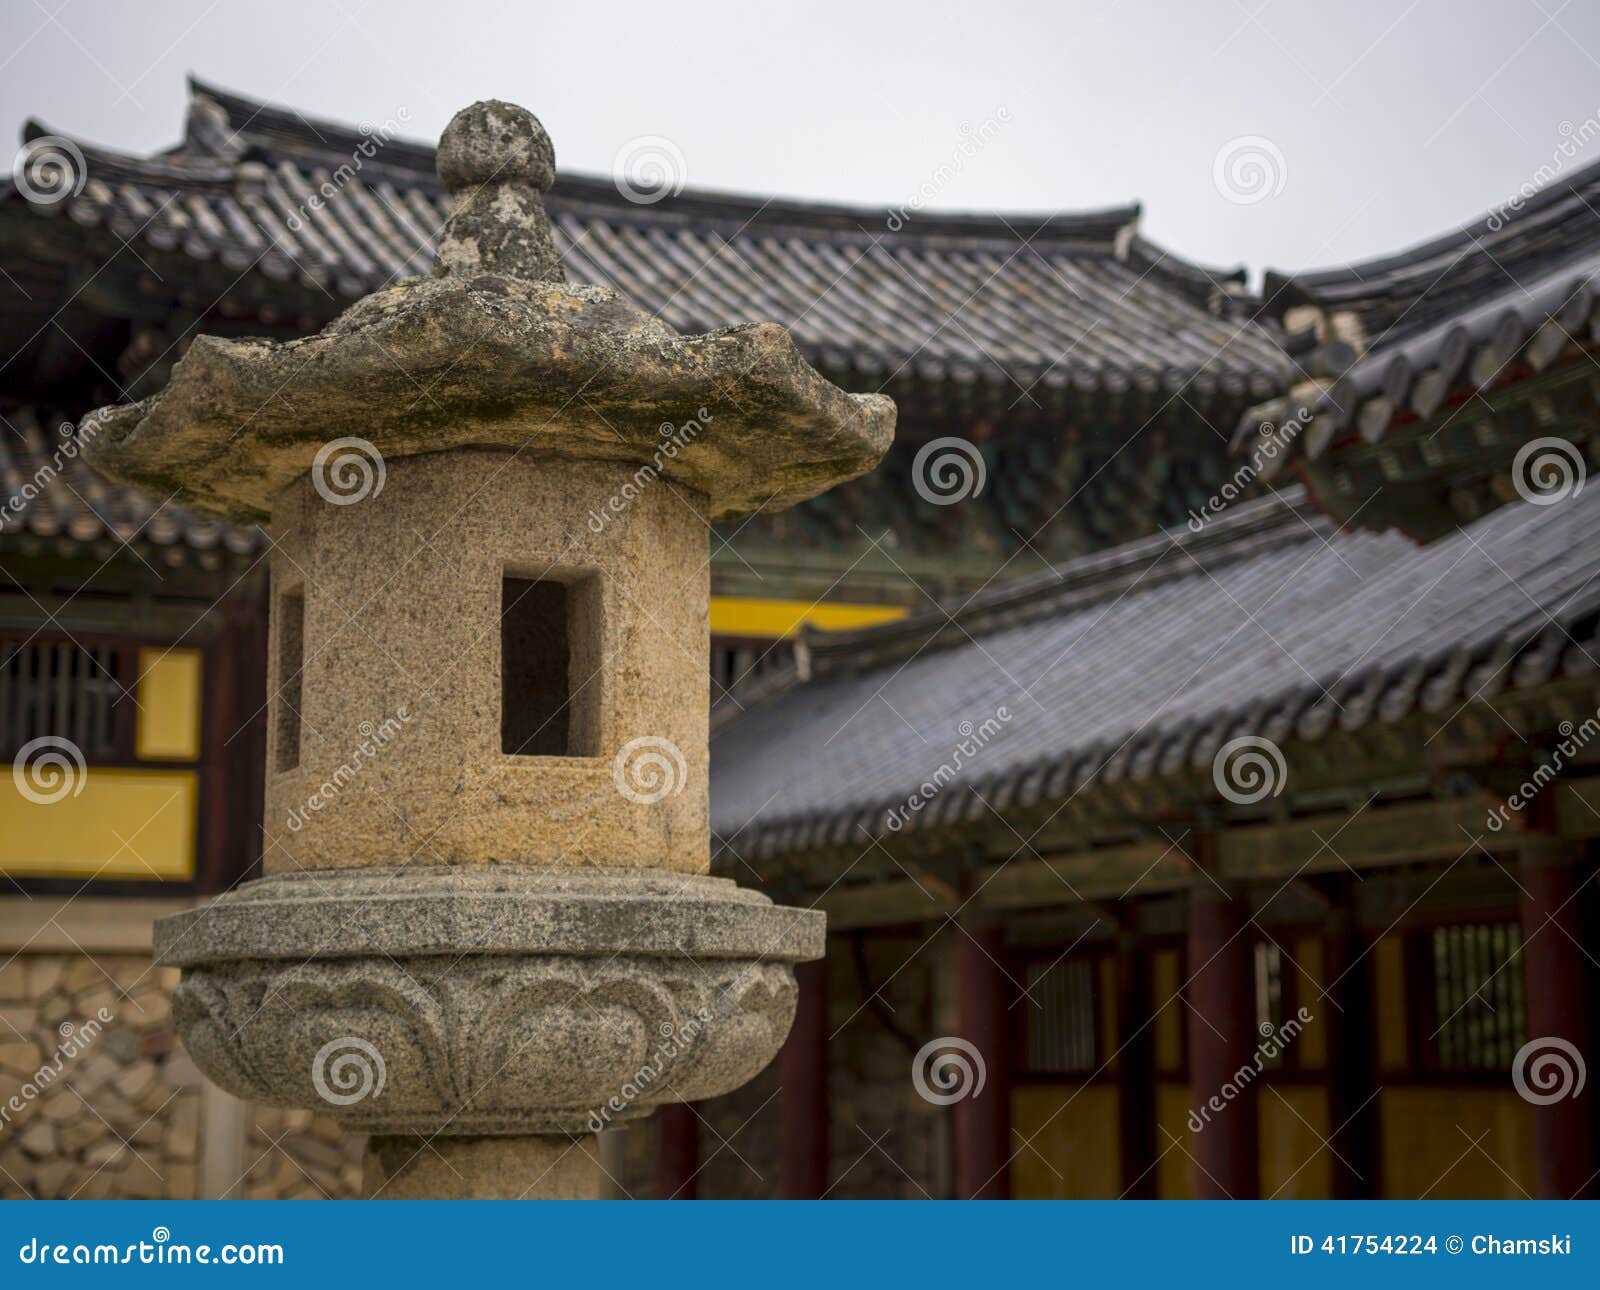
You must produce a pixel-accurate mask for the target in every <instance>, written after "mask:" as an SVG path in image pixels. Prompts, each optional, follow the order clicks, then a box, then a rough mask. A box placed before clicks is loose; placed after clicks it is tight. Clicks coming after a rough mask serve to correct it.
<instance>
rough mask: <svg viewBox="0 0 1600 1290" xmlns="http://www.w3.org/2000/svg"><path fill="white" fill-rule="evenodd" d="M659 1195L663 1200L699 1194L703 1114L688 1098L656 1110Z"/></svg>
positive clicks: (689, 1198)
mask: <svg viewBox="0 0 1600 1290" xmlns="http://www.w3.org/2000/svg"><path fill="white" fill-rule="evenodd" d="M655 1118H656V1149H657V1151H658V1153H659V1154H658V1155H657V1157H656V1195H657V1197H658V1198H659V1199H661V1200H696V1199H698V1198H699V1194H700V1193H699V1186H698V1183H699V1171H700V1117H699V1116H698V1115H696V1114H695V1112H694V1108H693V1107H691V1106H689V1105H688V1104H687V1103H686V1102H671V1103H668V1104H667V1105H666V1106H663V1107H661V1108H660V1109H659V1110H658V1111H657V1112H656V1117H655Z"/></svg>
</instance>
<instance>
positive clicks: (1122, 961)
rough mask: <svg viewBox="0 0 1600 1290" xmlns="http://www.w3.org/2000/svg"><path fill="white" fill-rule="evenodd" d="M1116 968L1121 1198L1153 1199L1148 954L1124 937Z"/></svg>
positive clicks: (1152, 1038) (1152, 1056) (1152, 1064)
mask: <svg viewBox="0 0 1600 1290" xmlns="http://www.w3.org/2000/svg"><path fill="white" fill-rule="evenodd" d="M1116 966H1117V1086H1118V1094H1119V1096H1118V1103H1119V1107H1120V1116H1119V1119H1120V1124H1119V1126H1118V1137H1119V1141H1120V1144H1121V1148H1122V1194H1121V1199H1123V1200H1154V1199H1155V1198H1156V1161H1157V1157H1158V1155H1159V1151H1160V1148H1159V1146H1158V1144H1157V1142H1156V1067H1155V1033H1156V1027H1155V1018H1154V1016H1153V1014H1152V1012H1151V1007H1150V954H1149V951H1148V950H1147V949H1146V948H1145V946H1144V945H1143V944H1142V943H1141V942H1140V940H1139V938H1138V937H1137V936H1134V935H1132V934H1130V933H1127V932H1124V933H1123V934H1122V935H1120V936H1119V937H1118V938H1117V960H1116ZM1106 1056H1107V1057H1109V1056H1110V1054H1109V1053H1108V1054H1106Z"/></svg>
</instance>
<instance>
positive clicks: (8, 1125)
mask: <svg viewBox="0 0 1600 1290" xmlns="http://www.w3.org/2000/svg"><path fill="white" fill-rule="evenodd" d="M124 911H125V912H124ZM141 938H142V939H143V940H144V941H145V942H146V943H147V942H148V939H149V926H148V911H145V910H143V909H142V908H140V907H139V906H138V903H136V902H113V901H105V900H102V901H88V900H80V901H77V902H55V901H49V900H44V899H37V900H33V901H24V900H22V899H20V898H19V899H16V900H11V899H5V900H0V1198H4V1199H8V1200H10V1199H22V1198H28V1197H33V1198H39V1199H53V1200H61V1199H71V1198H80V1199H114V1198H119V1197H126V1198H137V1199H163V1198H170V1199H181V1200H187V1199H191V1198H195V1197H204V1196H208V1195H216V1196H223V1195H226V1196H233V1197H240V1196H244V1197H252V1198H256V1197H320V1196H331V1197H350V1196H355V1195H358V1194H359V1193H360V1184H361V1169H360V1161H361V1151H362V1146H363V1144H362V1142H361V1140H360V1139H354V1138H344V1139H341V1137H340V1135H339V1133H338V1131H337V1129H336V1128H335V1126H334V1125H333V1123H332V1121H330V1120H326V1119H323V1118H321V1117H317V1116H313V1115H311V1114H310V1113H309V1112H305V1111H279V1110H276V1109H272V1108H265V1107H250V1106H245V1105H243V1104H241V1103H238V1102H236V1101H234V1100H233V1099H231V1098H228V1097H226V1096H225V1095H222V1094H220V1093H218V1091H217V1090H215V1089H212V1090H211V1091H210V1093H209V1095H208V1094H207V1093H206V1085H207V1081H206V1079H205V1077H204V1076H203V1075H201V1073H200V1072H199V1070H198V1069H197V1068H196V1067H195V1065H194V1063H193V1062H191V1061H190V1060H189V1058H188V1057H187V1055H185V1053H184V1052H183V1049H182V1046H181V1045H180V1044H179V1042H178V1038H177V1034H176V1032H175V1030H174V1028H173V1024H172V1009H171V1004H170V996H171V991H172V988H173V986H174V985H176V984H177V979H178V973H177V971H176V969H173V968H158V967H155V966H154V965H153V964H152V962H151V959H150V954H149V952H148V951H144V952H142V953H140V952H133V951H132V950H131V947H132V946H133V945H136V944H138V943H139V941H140V939H141ZM74 942H76V944H74ZM102 945H109V946H110V947H111V948H110V949H106V950H102V949H99V948H98V947H99V946H102ZM80 947H81V948H80ZM208 1133H209V1134H212V1135H214V1140H213V1141H212V1142H211V1143H210V1144H209V1145H210V1146H211V1147H212V1151H211V1154H210V1158H211V1161H212V1163H211V1166H210V1168H209V1175H210V1176H205V1175H206V1174H207V1172H208V1171H207V1167H206V1165H205V1164H204V1161H205V1159H206V1157H207V1151H206V1148H207V1145H208V1143H207V1134H208Z"/></svg>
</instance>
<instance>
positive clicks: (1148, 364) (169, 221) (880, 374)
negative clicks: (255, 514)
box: [0, 81, 1288, 402]
mask: <svg viewBox="0 0 1600 1290" xmlns="http://www.w3.org/2000/svg"><path fill="white" fill-rule="evenodd" d="M191 93H192V98H191V105H190V114H189V123H188V128H187V131H186V137H185V139H184V141H183V143H181V144H180V145H178V146H177V147H175V148H173V149H171V150H169V151H167V152H164V153H161V154H159V155H156V156H152V157H131V156H125V155H121V154H117V153H114V152H111V151H107V150H105V149H102V148H97V147H94V146H92V145H88V144H85V143H81V142H77V141H73V143H72V146H73V147H75V148H76V149H77V150H78V151H79V152H80V153H81V155H82V157H83V160H84V163H85V168H86V171H87V180H86V182H85V183H84V185H83V187H82V190H81V191H80V192H78V193H77V194H76V195H74V196H71V197H69V198H68V199H66V200H64V201H61V202H59V203H55V204H36V205H33V206H32V209H33V210H34V211H36V212H38V213H40V214H44V215H46V216H50V217H53V218H57V219H60V218H66V219H70V220H72V221H74V222H75V223H78V224H81V225H85V226H91V227H98V226H103V227H105V228H107V229H109V230H110V231H111V232H113V233H114V234H115V235H116V236H118V237H119V238H124V239H127V240H128V241H129V242H131V243H133V244H134V245H135V246H139V245H148V246H149V247H152V248H155V249H157V250H163V251H178V252H181V253H183V254H184V255H186V256H188V257H190V258H192V259H193V260H195V261H200V262H210V263H214V264H215V265H216V266H217V267H218V268H219V269H220V270H221V271H222V272H224V273H226V274H228V275H230V276H232V275H239V274H245V273H260V274H263V275H266V276H267V277H268V278H270V279H274V280H277V281H280V282H284V283H294V284H298V285H300V286H303V287H305V288H307V289H308V290H310V291H312V292H325V293H328V295H329V296H330V297H338V298H339V301H337V302H332V301H330V303H342V302H343V301H346V300H349V299H353V298H356V297H358V296H361V295H365V294H367V293H369V292H371V291H373V290H375V289H377V288H379V287H381V286H384V285H386V284H388V283H391V282H393V281H394V279H396V278H397V277H402V276H406V275H411V274H417V273H421V272H424V271H425V270H426V269H427V267H428V266H429V264H430V263H431V261H432V257H433V243H434V238H435V235H436V233H437V231H438V229H439V227H440V225H441V224H442V222H443V220H444V216H445V213H446V210H445V200H444V193H443V191H442V189H441V188H440V186H439V183H438V180H437V178H436V176H435V174H434V150H433V149H432V148H431V147H429V146H426V145H423V144H419V143H413V142H408V141H405V140H402V139H399V138H395V137H391V135H392V131H391V130H390V129H389V128H388V127H387V126H386V127H384V128H381V129H379V130H376V131H373V132H368V133H363V132H362V131H360V130H354V129H351V128H350V127H349V126H347V125H338V124H335V123H330V122H324V121H313V120H309V119H307V118H306V117H304V116H302V115H301V114H299V113H297V112H293V111H290V110H287V109H284V108H279V107H275V106H272V105H269V104H264V103H261V102H259V101H256V100H253V99H248V98H245V97H243V96H240V95H237V94H232V93H229V92H227V91H225V90H221V89H218V88H216V87H214V86H210V85H205V84H202V83H200V82H194V81H192V82H191ZM25 134H26V137H27V138H29V139H30V140H31V139H39V138H45V137H49V138H56V139H60V138H63V137H64V136H62V135H61V134H60V133H59V132H56V131H51V130H49V129H48V128H47V127H45V126H43V125H41V124H39V123H37V122H30V123H29V125H28V127H27V129H26V132H25ZM369 154H370V155H369ZM649 196H651V197H654V196H655V194H649ZM21 200H22V199H21V197H20V195H19V194H18V192H17V189H16V185H15V184H14V183H6V184H4V185H0V204H3V203H4V202H20V201H21ZM548 206H549V210H550V214H551V219H552V222H553V224H554V226H555V231H556V236H557V240H558V243H559V247H560V251H561V254H562V258H563V260H564V263H565V266H566V269H567V272H568V275H569V277H570V278H571V279H572V280H574V281H576V282H579V283H588V284H593V285H600V286H610V287H615V288H616V289H618V290H620V291H621V292H622V293H623V294H625V295H626V296H628V297H629V298H630V299H632V300H634V301H635V302H636V303H638V304H639V305H641V306H642V307H643V308H645V309H646V310H648V311H650V312H652V313H655V314H658V315H659V316H660V317H661V318H662V320H663V321H665V322H666V323H668V324H669V325H670V326H672V327H674V328H676V329H678V330H680V331H684V332H697V331H706V330H710V329H712V328H715V327H720V326H724V325H728V324H732V323H740V322H754V321H778V322H781V323H782V324H784V325H785V326H787V327H789V328H790V330H791V331H792V333H793V334H794V337H795V339H796V341H797V342H798V343H799V345H800V347H801V349H802V350H803V351H804V352H805V354H806V356H807V358H808V359H809V360H810V361H812V362H815V363H817V364H818V365H820V366H822V367H823V368H824V369H825V370H829V371H831V372H833V373H835V374H837V373H840V372H841V371H853V372H854V373H856V374H858V375H859V377H860V378H862V379H864V380H871V381H873V382H878V383H881V382H883V381H885V380H886V379H887V378H889V377H891V376H893V375H897V374H900V375H904V376H907V377H910V378H912V379H917V380H926V381H955V382H976V381H985V380H986V381H992V382H1000V383H1002V384H1004V385H1005V387H1006V388H1007V390H1009V391H1010V395H1009V397H1008V400H1007V401H1008V402H1009V401H1010V399H1011V398H1015V397H1016V396H1017V395H1018V394H1019V393H1020V392H1022V391H1024V390H1028V389H1031V388H1033V387H1035V386H1037V387H1038V390H1039V392H1040V395H1039V396H1040V397H1041V398H1042V397H1043V392H1045V391H1051V390H1057V391H1072V390H1078V391H1087V390H1101V389H1110V390H1111V391H1113V392H1119V391H1121V390H1124V389H1129V388H1137V389H1148V390H1150V391H1152V392H1155V391H1162V392H1165V394H1167V395H1171V394H1173V393H1176V392H1177V391H1179V390H1183V391H1185V393H1186V396H1187V397H1192V398H1194V399H1195V400H1197V401H1200V402H1204V401H1205V400H1207V399H1212V398H1222V399H1223V400H1224V401H1230V400H1234V401H1236V400H1239V399H1248V398H1255V399H1261V398H1265V397H1267V396H1268V395H1270V394H1271V393H1273V392H1275V391H1276V390H1277V389H1280V388H1281V387H1282V385H1283V383H1284V381H1285V379H1286V376H1287V372H1288V363H1287V360H1286V359H1285V358H1284V356H1283V354H1282V352H1281V351H1280V350H1279V349H1278V347H1277V346H1276V344H1275V343H1274V342H1273V340H1272V338H1271V336H1270V335H1269V334H1268V332H1267V331H1265V330H1264V329H1261V328H1259V327H1257V326H1255V325H1254V324H1252V323H1250V322H1248V321H1246V320H1244V317H1243V315H1244V314H1246V313H1247V312H1248V308H1247V306H1248V303H1249V302H1248V301H1247V300H1246V299H1245V298H1244V295H1243V292H1242V285H1241V284H1242V272H1241V271H1237V270H1235V271H1226V272H1223V271H1215V270H1211V269H1208V268H1205V267H1203V266H1200V265H1196V264H1192V263H1189V262H1187V261H1184V260H1181V259H1179V258H1177V257H1175V256H1173V255H1172V254H1171V253H1170V252H1167V251H1165V250H1163V249H1161V248H1159V247H1157V246H1155V245H1153V244H1152V243H1150V242H1148V241H1147V240H1146V239H1144V238H1143V237H1142V236H1141V235H1140V233H1139V228H1138V221H1139V208H1138V207H1137V206H1126V207H1117V208H1112V209H1107V210H1099V211H1088V212H1082V213H1076V214H1063V215H1050V216H1038V215H1000V214H995V215H944V214H932V213H926V214H925V213H921V212H914V213H911V214H909V216H907V217H906V218H903V219H897V218H896V213H895V212H892V211H890V210H886V209H870V208H866V207H846V206H835V205H825V204H818V203H809V202H798V201H787V200H777V199H770V198H758V197H750V196H736V195H731V194H721V193H713V192H705V191H696V190H689V189H685V190H683V191H681V192H678V193H675V194H674V193H669V194H666V195H662V196H660V199H659V200H652V201H649V202H638V201H631V200H629V199H628V198H627V197H626V196H624V195H623V194H622V192H620V191H619V185H618V184H616V183H614V182H613V181H612V180H611V179H609V178H596V177H592V176H582V175H573V174H568V173H561V174H560V175H559V178H558V181H557V183H556V186H555V189H554V191H553V192H552V193H551V194H550V195H549V198H548ZM902 214H903V213H902Z"/></svg>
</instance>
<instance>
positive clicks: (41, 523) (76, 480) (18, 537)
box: [0, 404, 266, 556]
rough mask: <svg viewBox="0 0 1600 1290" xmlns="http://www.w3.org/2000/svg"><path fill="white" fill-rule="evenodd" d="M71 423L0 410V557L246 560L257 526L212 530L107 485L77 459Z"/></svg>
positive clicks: (164, 504)
mask: <svg viewBox="0 0 1600 1290" xmlns="http://www.w3.org/2000/svg"><path fill="white" fill-rule="evenodd" d="M81 449H82V443H81V440H80V439H79V438H78V434H77V429H76V427H74V426H73V425H72V424H71V423H70V422H67V421H62V420H60V419H59V418H52V417H51V416H50V414H48V413H47V412H44V411H42V410H41V409H38V408H35V407H32V406H30V405H28V404H0V550H22V551H24V552H32V553H46V552H50V551H56V550H59V551H60V552H63V553H65V552H68V551H72V550H76V549H79V548H87V549H89V550H91V551H96V550H99V549H100V548H104V554H105V555H107V556H109V555H110V554H111V553H112V552H113V551H115V550H116V549H118V548H119V547H122V546H124V545H130V546H135V547H156V548H170V549H172V550H175V551H176V550H179V549H186V550H188V551H191V552H195V553H200V554H202V555H203V554H204V553H209V552H214V551H218V550H221V551H225V552H232V553H233V554H236V555H248V554H250V553H252V552H254V551H256V550H258V549H259V548H261V547H262V546H264V545H265V544H266V535H265V533H264V532H263V531H262V530H261V529H259V528H256V527H253V526H251V527H241V526H237V525H232V524H223V523H219V522H218V521H216V520H212V519H208V518H206V517H205V516H203V515H197V514H195V513H194V512H192V511H189V510H187V509H185V508H184V507H182V506H179V505H176V504H174V503H173V502H172V500H171V499H170V498H167V499H165V500H163V499H162V498H161V497H160V496H154V495H151V494H149V493H144V492H141V491H140V490H138V489H135V488H128V487H125V486H124V485H122V484H119V483H115V482H113V481H111V480H108V479H106V478H105V477H104V476H102V475H101V474H99V472H97V471H95V470H94V469H93V468H91V467H90V466H89V465H88V464H87V463H86V462H85V461H84V459H83V453H82V451H81Z"/></svg>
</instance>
